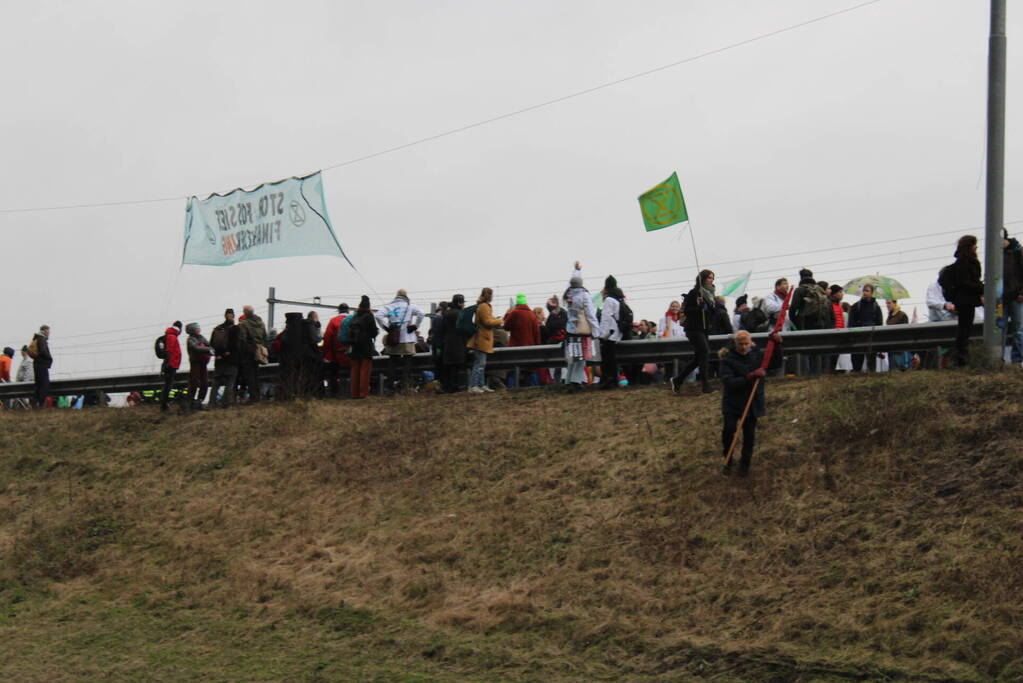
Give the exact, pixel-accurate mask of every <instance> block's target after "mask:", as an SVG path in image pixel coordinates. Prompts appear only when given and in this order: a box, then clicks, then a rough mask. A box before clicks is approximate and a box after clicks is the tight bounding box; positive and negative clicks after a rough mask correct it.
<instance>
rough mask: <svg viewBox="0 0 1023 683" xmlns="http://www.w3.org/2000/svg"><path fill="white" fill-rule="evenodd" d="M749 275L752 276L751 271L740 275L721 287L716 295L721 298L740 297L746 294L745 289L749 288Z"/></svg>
mask: <svg viewBox="0 0 1023 683" xmlns="http://www.w3.org/2000/svg"><path fill="white" fill-rule="evenodd" d="M751 275H753V271H752V270H751V271H749V272H748V273H746V274H745V275H740V276H739V277H737V278H735V279H734V280H732V281H731V282H726V283H725V284H723V285H721V289H720V291H719V292H718V294H720V295H721V296H735V297H739V296H742V295H743V294H745V293H746V288H747V287H749V279H750V276H751Z"/></svg>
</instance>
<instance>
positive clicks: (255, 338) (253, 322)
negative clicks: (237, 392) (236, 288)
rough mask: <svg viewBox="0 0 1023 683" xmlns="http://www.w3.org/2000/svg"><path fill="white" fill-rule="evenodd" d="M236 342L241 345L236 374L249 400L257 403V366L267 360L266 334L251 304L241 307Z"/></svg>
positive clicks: (264, 326) (258, 395)
mask: <svg viewBox="0 0 1023 683" xmlns="http://www.w3.org/2000/svg"><path fill="white" fill-rule="evenodd" d="M238 342H239V344H240V345H241V350H240V353H239V358H238V374H239V375H240V376H241V378H242V380H243V381H244V382H245V387H246V390H247V391H248V392H249V401H250V402H252V403H258V402H259V399H260V398H261V393H260V387H259V366H260V365H262V364H263V363H266V362H267V360H268V354H267V348H266V345H267V336H266V325H264V324H263V319H262V318H260V317H259V316H258V315H256V309H255V308H253V307H252V306H251V305H246V306H244V307H242V317H241V320H240V321H239V322H238Z"/></svg>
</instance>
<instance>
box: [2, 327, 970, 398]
mask: <svg viewBox="0 0 1023 683" xmlns="http://www.w3.org/2000/svg"><path fill="white" fill-rule="evenodd" d="M956 324H957V323H956V322H954V321H952V322H940V323H921V324H917V325H890V326H884V327H855V328H847V329H841V330H802V331H790V332H786V333H785V334H784V338H785V353H786V354H787V355H790V356H791V355H800V354H805V355H811V354H812V355H821V354H827V355H830V354H842V353H873V352H888V351H919V352H923V351H928V350H932V349H936V348H938V347H941V346H951V345H952V344H954V343H955V337H956ZM752 336H753V340H754V341H755V342H756V343H757V344H765V343H766V340H767V334H766V333H760V334H754V335H752ZM982 336H983V325H982V323H976V324H975V325H974V326H973V331H972V334H971V338H976V339H980V338H981V337H982ZM730 340H731V335H716V336H712V337H710V346H711V350H712V351H716V350H717V349H720V348H721V347H722V346H725V345H726V344H728V343H729V341H730ZM617 356H618V362H619V363H624V364H627V363H674V362H683V361H688V360H689V359H690V358H691V357H692V356H693V348H692V344H690V342H689V341H688V340H686V339H641V340H634V341H626V342H620V343H619V344H618V352H617ZM434 362H435V361H434V358H433V357H432V356H431V354H429V353H418V354H416V355H415V356H414V357H413V359H412V369H413V370H428V369H432V368H433V366H434ZM386 363H387V359H386V357H384V356H378V357H377V358H376V359H374V361H373V374H374V376H375V377H378V378H382V377H383V372H384V370H385V368H386ZM564 366H565V354H564V351H563V350H562V348H561V345H544V346H518V347H510V348H499V349H495V350H494V353H493V354H492V355H491V356H490V358H488V360H487V370H488V371H489V370H510V371H513V372H514V371H517V370H529V369H535V368H558V367H564ZM277 368H278V366H277V365H275V364H270V365H264V366H262V367H261V368H260V379H261V380H262V381H274V380H275V379H276V377H277ZM377 381H378V382H379V381H382V380H381V379H378V380H377ZM162 384H163V379H162V377H161V375H159V374H155V373H144V374H137V375H114V376H110V377H90V378H87V379H66V380H57V381H54V382H52V383H51V385H50V393H51V394H52V395H54V396H58V395H64V396H77V395H83V394H86V393H88V392H94V391H104V392H106V393H120V392H131V391H140V390H143V389H150V388H153V387H160V386H162ZM186 384H188V373H187V372H179V373H178V375H177V379H176V382H175V386H177V387H184V386H185V385H186ZM33 393H34V389H33V385H32V384H31V383H28V382H20V383H12V384H0V399H11V398H29V397H31V396H32V395H33Z"/></svg>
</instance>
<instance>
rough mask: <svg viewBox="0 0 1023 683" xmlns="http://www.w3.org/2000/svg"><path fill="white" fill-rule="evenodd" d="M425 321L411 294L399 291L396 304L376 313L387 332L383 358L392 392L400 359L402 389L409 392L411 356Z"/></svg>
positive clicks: (380, 324)
mask: <svg viewBox="0 0 1023 683" xmlns="http://www.w3.org/2000/svg"><path fill="white" fill-rule="evenodd" d="M424 317H426V316H425V315H424V314H423V311H422V310H421V309H420V308H419V307H418V306H416V305H415V304H414V303H412V302H411V301H409V298H408V292H406V291H405V290H404V289H399V290H398V293H397V294H395V296H394V300H393V301H392V302H391V303H389V304H387V305H385V306H381V307H380V308H378V309H377V311H376V319H377V324H378V325H379V326H380V328H381V329H382V330H384V333H385V336H384V355H386V356H387V382H388V386H389V388H390V389H391V390H393V389H394V386H395V383H396V369H395V366H396V364H397V359H398V358H401V359H402V367H401V387H402V389H407V388H408V387H409V381H410V379H411V376H412V356H413V355H415V353H416V330H417V329H419V326H420V325H421V324H422V322H423V318H424Z"/></svg>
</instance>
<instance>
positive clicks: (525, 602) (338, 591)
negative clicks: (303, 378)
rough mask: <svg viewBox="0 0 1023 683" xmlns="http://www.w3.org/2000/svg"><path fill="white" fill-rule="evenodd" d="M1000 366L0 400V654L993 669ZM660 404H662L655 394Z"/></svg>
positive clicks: (495, 665) (1020, 647) (243, 663)
mask: <svg viewBox="0 0 1023 683" xmlns="http://www.w3.org/2000/svg"><path fill="white" fill-rule="evenodd" d="M1021 393H1023V376H1020V375H1019V374H994V375H991V374H960V373H947V374H942V375H938V374H934V373H913V374H910V375H901V376H890V377H889V376H884V377H870V378H849V377H834V378H824V379H823V380H821V381H819V382H805V381H798V380H796V381H785V382H775V383H774V384H772V385H771V386H770V387H769V403H770V410H771V416H770V417H769V418H768V419H766V420H764V421H763V422H762V424H761V428H760V443H759V444H758V455H757V459H756V460H755V461H754V476H753V477H752V478H751V479H750V480H749V481H737V480H732V479H726V478H723V477H721V475H720V474H719V461H718V459H717V453H718V449H719V446H718V444H719V432H718V430H719V428H720V417H719V413H718V406H717V400H718V398H717V397H716V396H710V397H703V396H699V397H698V396H686V397H683V398H678V397H674V396H672V395H670V394H669V393H668V392H666V391H663V390H654V389H649V390H638V391H633V392H613V393H610V394H607V393H600V394H598V393H593V394H585V395H583V396H581V397H578V398H569V397H567V396H565V395H563V394H560V393H557V392H551V391H538V390H524V391H521V392H515V393H508V394H504V395H496V396H486V397H470V396H466V395H461V396H444V397H411V398H404V399H395V400H389V401H377V400H373V401H367V402H363V403H352V402H341V403H310V404H304V403H302V404H293V405H288V406H259V407H253V408H250V409H245V410H238V411H234V412H230V413H226V414H222V413H217V414H201V415H197V416H192V417H178V416H170V417H167V418H162V417H160V416H159V414H158V413H156V412H154V411H151V410H149V409H132V410H107V411H99V412H59V413H58V412H56V411H53V412H49V413H46V414H43V415H31V416H27V415H0V553H2V555H3V557H4V558H5V560H4V562H3V564H2V566H0V677H2V678H5V679H11V678H16V679H18V680H40V681H42V680H47V681H50V680H61V679H86V678H95V677H99V676H100V675H101V674H103V673H107V674H112V675H113V676H115V677H117V678H121V679H138V680H142V679H146V680H153V679H156V680H182V679H186V680H187V679H197V680H198V679H203V680H209V679H212V680H239V679H268V680H273V679H281V678H288V679H291V680H319V679H322V680H337V679H341V678H348V679H363V680H369V679H380V680H393V679H400V680H455V679H458V680H464V679H466V678H476V679H480V680H493V679H495V678H509V677H511V678H521V679H536V680H539V679H552V678H553V679H559V680H561V679H574V680H592V679H600V678H605V679H609V680H616V679H622V678H625V679H643V678H649V679H657V680H665V679H691V678H693V677H696V676H700V677H705V678H709V679H715V680H742V679H757V680H769V679H772V678H774V679H777V680H793V679H800V680H823V679H843V678H856V677H862V678H869V679H877V678H893V679H899V678H912V679H934V680H946V679H948V680H959V679H965V680H985V679H988V678H991V677H997V676H1002V677H1004V678H1006V679H1012V678H1017V677H1021V676H1023V608H1021V606H1020V600H1019V595H1020V590H1021V589H1023V565H1021V563H1020V560H1019V558H1020V557H1021V556H1023V515H1021V514H1020V513H1021V507H1023V430H1021V426H1020V425H1021V422H1023V407H1021V404H1020V402H1019V399H1018V397H1019V396H1020V395H1021ZM683 411H684V412H683Z"/></svg>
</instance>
